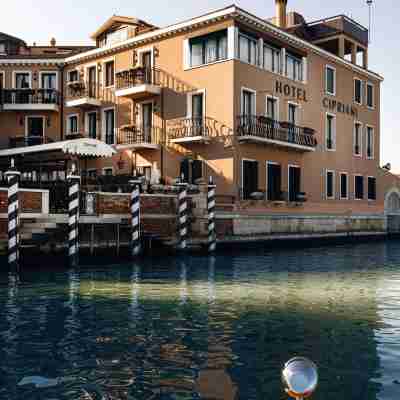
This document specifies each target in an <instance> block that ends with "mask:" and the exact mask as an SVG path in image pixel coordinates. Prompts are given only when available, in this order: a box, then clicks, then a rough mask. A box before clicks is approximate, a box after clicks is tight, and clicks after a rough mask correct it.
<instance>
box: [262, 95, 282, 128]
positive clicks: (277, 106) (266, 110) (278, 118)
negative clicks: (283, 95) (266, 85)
mask: <svg viewBox="0 0 400 400" xmlns="http://www.w3.org/2000/svg"><path fill="white" fill-rule="evenodd" d="M268 99H272V100H275V101H276V117H277V121H280V113H279V112H280V110H279V100H280V99H279V97H276V96H272V95H271V94H267V95H266V96H265V115H266V116H267V117H268Z"/></svg>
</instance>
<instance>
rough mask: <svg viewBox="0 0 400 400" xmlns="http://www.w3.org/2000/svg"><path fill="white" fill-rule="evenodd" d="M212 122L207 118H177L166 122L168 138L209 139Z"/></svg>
mask: <svg viewBox="0 0 400 400" xmlns="http://www.w3.org/2000/svg"><path fill="white" fill-rule="evenodd" d="M213 123H214V121H213V120H212V119H211V118H208V117H194V118H178V119H174V120H170V121H168V125H167V127H168V128H167V129H168V138H169V139H172V140H173V139H184V138H194V137H199V136H201V137H205V138H207V137H209V136H210V132H211V131H212V129H211V124H213Z"/></svg>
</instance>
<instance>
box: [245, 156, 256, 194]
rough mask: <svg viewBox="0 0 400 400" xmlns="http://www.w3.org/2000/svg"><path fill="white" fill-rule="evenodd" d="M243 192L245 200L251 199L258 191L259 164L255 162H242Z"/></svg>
mask: <svg viewBox="0 0 400 400" xmlns="http://www.w3.org/2000/svg"><path fill="white" fill-rule="evenodd" d="M242 186H243V187H242V190H243V199H244V200H247V199H250V198H251V194H252V193H254V192H257V191H258V162H257V161H253V160H243V161H242Z"/></svg>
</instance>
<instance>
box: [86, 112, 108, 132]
mask: <svg viewBox="0 0 400 400" xmlns="http://www.w3.org/2000/svg"><path fill="white" fill-rule="evenodd" d="M111 123H112V121H111V122H110V124H111ZM110 129H111V128H110ZM87 130H88V136H89V137H90V138H91V139H97V113H96V112H90V113H88V114H87Z"/></svg>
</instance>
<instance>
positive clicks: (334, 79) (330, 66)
mask: <svg viewBox="0 0 400 400" xmlns="http://www.w3.org/2000/svg"><path fill="white" fill-rule="evenodd" d="M328 68H329V69H331V70H332V71H333V93H330V92H329V91H328ZM325 93H326V94H327V95H329V96H336V68H335V67H333V66H332V65H325Z"/></svg>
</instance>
